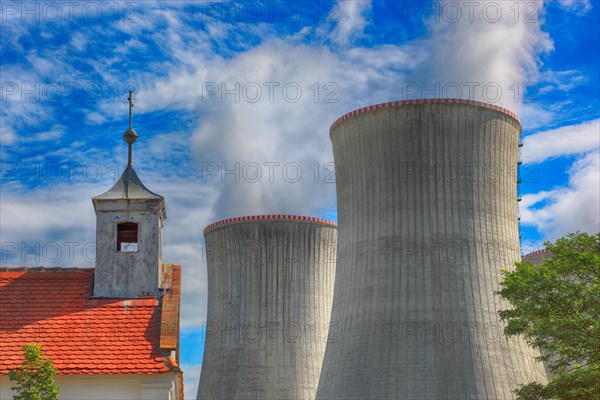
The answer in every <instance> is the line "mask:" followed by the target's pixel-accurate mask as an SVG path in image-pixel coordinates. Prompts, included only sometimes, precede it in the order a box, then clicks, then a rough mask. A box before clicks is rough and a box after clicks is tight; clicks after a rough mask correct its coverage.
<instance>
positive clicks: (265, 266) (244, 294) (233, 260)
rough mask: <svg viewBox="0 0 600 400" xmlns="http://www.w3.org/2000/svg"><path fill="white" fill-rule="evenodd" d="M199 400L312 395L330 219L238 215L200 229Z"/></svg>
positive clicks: (321, 340) (333, 238)
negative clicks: (203, 310) (204, 290)
mask: <svg viewBox="0 0 600 400" xmlns="http://www.w3.org/2000/svg"><path fill="white" fill-rule="evenodd" d="M204 237H205V242H206V254H207V267H208V314H207V326H206V342H205V346H204V359H203V362H202V373H201V376H200V384H199V388H198V399H201V400H220V399H222V400H234V399H254V400H275V399H277V400H280V399H290V400H296V399H306V400H308V399H314V398H315V394H316V390H317V385H318V381H319V375H320V371H321V365H322V362H323V354H324V352H325V344H326V340H327V332H328V325H329V319H330V316H331V302H332V299H333V282H334V279H335V257H336V251H335V250H336V245H337V228H336V226H335V223H333V222H330V221H327V220H323V219H319V218H310V217H296V216H287V215H271V216H255V217H241V218H234V219H230V220H225V221H221V222H217V223H214V224H212V225H209V226H208V227H207V228H206V229H205V231H204Z"/></svg>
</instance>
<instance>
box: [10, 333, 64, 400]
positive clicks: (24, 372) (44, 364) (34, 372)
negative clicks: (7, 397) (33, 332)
mask: <svg viewBox="0 0 600 400" xmlns="http://www.w3.org/2000/svg"><path fill="white" fill-rule="evenodd" d="M23 355H24V356H25V361H23V362H22V363H21V365H20V366H19V367H18V368H17V369H15V370H12V371H9V373H8V378H9V379H10V380H11V381H13V382H15V383H16V386H13V387H12V388H11V389H12V390H13V391H14V392H15V393H16V394H15V395H14V397H13V400H58V394H59V393H60V386H58V385H56V384H55V383H54V375H55V374H56V368H54V365H53V363H52V360H50V359H43V358H42V355H43V354H42V346H41V345H39V344H26V345H25V346H23Z"/></svg>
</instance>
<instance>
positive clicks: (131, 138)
mask: <svg viewBox="0 0 600 400" xmlns="http://www.w3.org/2000/svg"><path fill="white" fill-rule="evenodd" d="M132 93H133V92H132V91H131V90H130V91H129V96H127V100H128V101H129V129H127V130H126V131H125V133H124V134H123V139H125V141H126V142H127V144H128V146H129V148H128V157H127V165H128V166H131V164H132V158H133V144H134V143H135V141H136V140H137V138H138V134H137V132H136V131H135V130H134V129H133V126H132V114H133V97H132Z"/></svg>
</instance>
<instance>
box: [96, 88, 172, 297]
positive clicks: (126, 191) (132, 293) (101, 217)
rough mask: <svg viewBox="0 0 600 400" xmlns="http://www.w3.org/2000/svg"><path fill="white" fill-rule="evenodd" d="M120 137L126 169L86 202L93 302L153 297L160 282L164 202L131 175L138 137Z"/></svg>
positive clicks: (131, 133) (130, 131)
mask: <svg viewBox="0 0 600 400" xmlns="http://www.w3.org/2000/svg"><path fill="white" fill-rule="evenodd" d="M127 99H128V100H129V129H127V130H126V131H125V133H124V134H123V139H125V142H127V145H128V149H129V155H128V162H127V168H125V171H123V174H122V175H121V178H120V179H119V180H118V181H117V182H116V183H115V184H114V186H113V187H112V188H110V189H109V190H108V191H107V192H105V193H103V194H101V195H99V196H96V197H94V198H92V202H93V204H94V210H95V211H96V271H95V274H94V297H112V298H136V297H139V296H147V295H152V296H159V294H160V289H161V285H160V282H161V281H162V276H161V274H162V261H161V259H162V254H161V229H162V227H163V223H164V220H165V219H166V218H167V215H166V209H165V199H164V198H163V197H162V196H160V195H158V194H156V193H153V192H151V191H150V190H148V189H147V188H146V187H145V186H144V185H143V184H142V182H141V181H140V178H139V177H138V176H137V174H136V173H135V170H134V169H133V164H132V147H133V143H135V141H136V140H137V138H138V134H137V133H136V131H135V130H134V129H133V127H132V108H133V102H132V96H131V91H130V92H129V97H128V98H127Z"/></svg>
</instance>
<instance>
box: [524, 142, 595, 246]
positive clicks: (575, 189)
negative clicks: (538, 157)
mask: <svg viewBox="0 0 600 400" xmlns="http://www.w3.org/2000/svg"><path fill="white" fill-rule="evenodd" d="M521 207H522V210H521V222H522V223H523V224H526V225H530V226H535V227H536V228H537V229H538V230H539V231H540V232H541V233H542V234H543V235H544V238H545V239H546V240H551V241H554V240H555V239H557V238H558V237H560V236H563V235H566V234H567V233H569V232H576V231H581V232H588V233H598V232H600V151H593V152H591V153H588V154H587V155H585V156H584V157H582V158H580V159H579V160H577V161H576V162H575V163H574V164H573V166H572V167H571V169H570V170H569V184H568V186H567V187H559V188H555V189H553V190H549V191H543V192H539V193H535V194H528V195H524V196H523V201H522V206H521Z"/></svg>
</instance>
